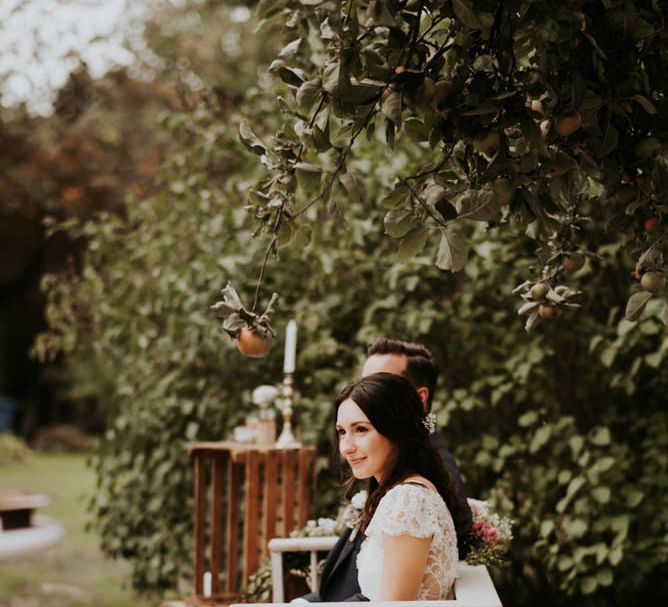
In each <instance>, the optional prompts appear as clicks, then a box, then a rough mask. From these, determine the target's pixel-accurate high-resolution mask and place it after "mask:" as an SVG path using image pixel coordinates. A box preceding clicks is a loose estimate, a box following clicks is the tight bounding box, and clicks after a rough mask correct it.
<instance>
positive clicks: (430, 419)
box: [422, 413, 436, 434]
mask: <svg viewBox="0 0 668 607" xmlns="http://www.w3.org/2000/svg"><path fill="white" fill-rule="evenodd" d="M422 425H423V426H424V427H425V428H426V429H427V432H429V434H431V433H432V432H436V416H435V415H434V414H433V413H427V415H425V416H424V419H423V420H422Z"/></svg>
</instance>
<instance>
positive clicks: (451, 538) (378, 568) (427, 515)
mask: <svg viewBox="0 0 668 607" xmlns="http://www.w3.org/2000/svg"><path fill="white" fill-rule="evenodd" d="M365 534H366V538H365V540H364V542H363V543H362V547H361V548H360V552H359V554H358V556H357V569H358V572H359V584H360V588H361V590H362V593H363V594H364V595H365V596H366V597H368V598H369V599H370V600H372V601H375V600H379V599H380V591H381V580H382V573H383V538H382V535H383V534H386V535H411V536H413V537H420V538H424V537H430V536H431V538H432V540H431V545H430V547H429V555H428V557H427V567H426V569H425V573H424V577H423V578H422V583H421V584H420V590H419V591H418V595H417V600H429V601H436V600H445V599H450V598H454V593H453V590H454V582H455V578H456V576H457V569H456V566H457V560H458V553H457V534H456V533H455V526H454V523H453V521H452V516H451V515H450V512H449V510H448V508H447V506H446V505H445V502H444V501H443V498H441V496H440V495H439V494H438V493H436V492H435V491H433V490H431V489H428V488H427V487H423V486H417V485H408V484H404V485H397V486H396V487H393V488H392V489H390V490H389V491H388V492H387V493H386V494H385V495H384V496H383V497H382V499H381V500H380V502H379V503H378V507H377V509H376V512H375V513H374V515H373V517H372V518H371V521H370V522H369V525H368V527H367V528H366V532H365Z"/></svg>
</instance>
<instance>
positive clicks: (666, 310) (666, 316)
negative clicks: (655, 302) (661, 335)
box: [659, 301, 668, 327]
mask: <svg viewBox="0 0 668 607" xmlns="http://www.w3.org/2000/svg"><path fill="white" fill-rule="evenodd" d="M659 320H660V321H661V322H662V323H663V324H664V325H666V326H667V327H668V301H664V302H663V305H662V306H661V311H660V312H659Z"/></svg>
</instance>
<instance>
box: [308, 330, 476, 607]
mask: <svg viewBox="0 0 668 607" xmlns="http://www.w3.org/2000/svg"><path fill="white" fill-rule="evenodd" d="M366 354H367V359H366V361H365V363H364V366H363V367H362V377H366V376H367V375H371V374H372V373H380V372H381V371H384V372H386V373H394V374H395V375H402V376H403V377H405V378H406V379H408V380H410V381H411V383H412V384H413V385H414V386H415V389H416V390H417V392H418V394H419V396H420V400H422V405H423V407H424V408H425V411H426V412H430V411H431V403H432V400H433V396H434V389H435V387H436V380H437V379H438V366H437V365H436V361H435V360H434V356H433V354H432V353H431V352H430V351H429V350H428V349H427V348H426V347H425V346H423V345H422V344H417V343H410V342H406V341H401V340H398V339H389V338H386V337H381V338H379V339H376V340H375V341H374V342H372V343H371V344H370V345H369V347H368V349H367V353H366ZM430 439H431V441H432V444H433V445H434V446H435V447H436V449H437V450H438V452H439V453H440V454H441V457H442V458H443V462H444V463H445V466H446V468H447V469H448V471H449V472H450V473H451V474H452V475H453V477H454V479H455V484H456V485H457V491H458V492H459V493H460V495H462V496H464V497H466V490H465V488H464V483H463V482H462V479H461V477H460V475H459V471H458V470H457V466H456V464H455V460H454V459H453V457H452V455H451V454H450V452H449V451H448V450H447V449H446V448H445V445H444V444H443V442H442V441H441V438H440V436H438V434H437V433H436V432H433V433H432V434H431V436H430ZM467 527H468V529H467V533H466V536H467V537H468V530H470V527H471V513H470V511H469V524H468V526H467ZM351 533H352V529H346V530H345V531H344V532H343V534H342V535H341V537H340V538H339V541H338V542H337V543H336V545H335V546H334V548H332V550H331V551H330V553H329V555H328V556H327V560H326V561H325V566H324V569H323V571H322V576H321V578H320V588H319V590H318V592H311V593H309V594H307V595H305V596H303V597H300V599H295V601H299V602H301V600H305V601H309V602H323V601H324V602H334V601H366V600H368V599H367V598H366V597H365V596H364V595H363V594H361V592H360V587H359V584H358V582H357V553H358V552H359V549H360V546H361V544H362V540H363V539H364V537H363V535H362V534H355V535H354V536H352V537H351ZM465 543H466V541H465V538H459V545H460V546H462V545H464V544H465ZM460 552H461V549H460ZM460 556H462V555H461V554H460Z"/></svg>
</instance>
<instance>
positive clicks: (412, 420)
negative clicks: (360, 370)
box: [334, 373, 468, 550]
mask: <svg viewBox="0 0 668 607" xmlns="http://www.w3.org/2000/svg"><path fill="white" fill-rule="evenodd" d="M348 399H351V400H352V401H353V402H354V403H355V404H356V405H357V406H358V407H359V408H360V409H361V410H362V411H363V412H364V414H365V415H366V416H367V417H368V418H369V421H370V422H371V425H372V426H373V427H374V428H375V429H376V430H377V431H378V432H379V433H380V434H382V435H383V436H386V437H387V438H389V439H390V440H391V441H392V443H393V444H394V445H395V447H396V454H395V458H394V461H393V465H392V468H391V470H390V472H389V474H387V475H386V476H385V477H384V478H383V479H382V481H381V483H378V482H377V481H376V479H374V478H373V477H372V478H370V479H369V481H368V491H369V496H368V498H367V501H366V505H365V506H364V512H363V517H362V525H361V528H360V531H362V532H363V531H364V530H365V529H366V526H367V525H368V524H369V521H370V520H371V517H372V516H373V513H374V512H375V510H376V507H377V506H378V502H379V501H380V499H381V498H382V497H383V496H384V495H385V494H386V493H387V491H389V490H390V489H391V488H392V487H394V486H395V485H397V484H398V483H401V482H402V481H403V480H404V479H406V478H407V477H409V476H411V475H412V474H419V475H421V476H423V477H424V478H426V479H427V480H429V481H431V482H432V483H433V485H434V486H435V487H436V490H437V491H438V493H439V494H440V495H441V497H442V498H443V500H444V501H445V503H446V505H447V507H448V510H449V511H450V514H451V515H452V519H453V521H454V524H455V530H456V532H457V539H458V544H459V547H460V550H461V549H462V548H463V547H464V544H465V543H466V539H467V538H466V536H467V533H468V524H467V523H468V512H467V507H466V503H465V502H464V498H463V497H462V496H460V495H459V493H458V492H457V490H456V487H455V484H454V480H453V478H452V475H451V474H450V472H449V471H448V469H447V468H446V467H445V464H444V463H443V460H442V459H441V456H440V454H439V453H438V451H437V449H436V448H435V447H434V445H433V444H432V442H431V440H430V438H429V430H428V429H427V427H426V425H425V423H424V422H425V413H424V410H423V408H422V402H421V401H420V397H419V395H418V393H417V391H416V390H415V387H414V386H413V384H412V383H411V382H410V381H409V380H407V379H406V378H404V377H401V376H399V375H394V374H392V373H374V374H373V375H368V376H367V377H364V378H362V379H360V380H359V381H356V382H354V383H352V384H349V385H348V386H346V387H345V388H344V389H343V390H342V392H341V393H340V394H339V395H338V396H337V398H336V400H335V401H334V419H335V420H336V417H337V415H338V411H339V406H340V405H341V403H343V401H345V400H348ZM335 445H336V449H337V453H338V447H339V437H338V434H337V437H336V443H335ZM354 484H355V478H354V477H353V476H352V475H351V476H350V478H348V479H347V481H346V482H345V485H344V486H345V489H346V493H348V492H349V491H350V489H351V488H352V486H353V485H354Z"/></svg>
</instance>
